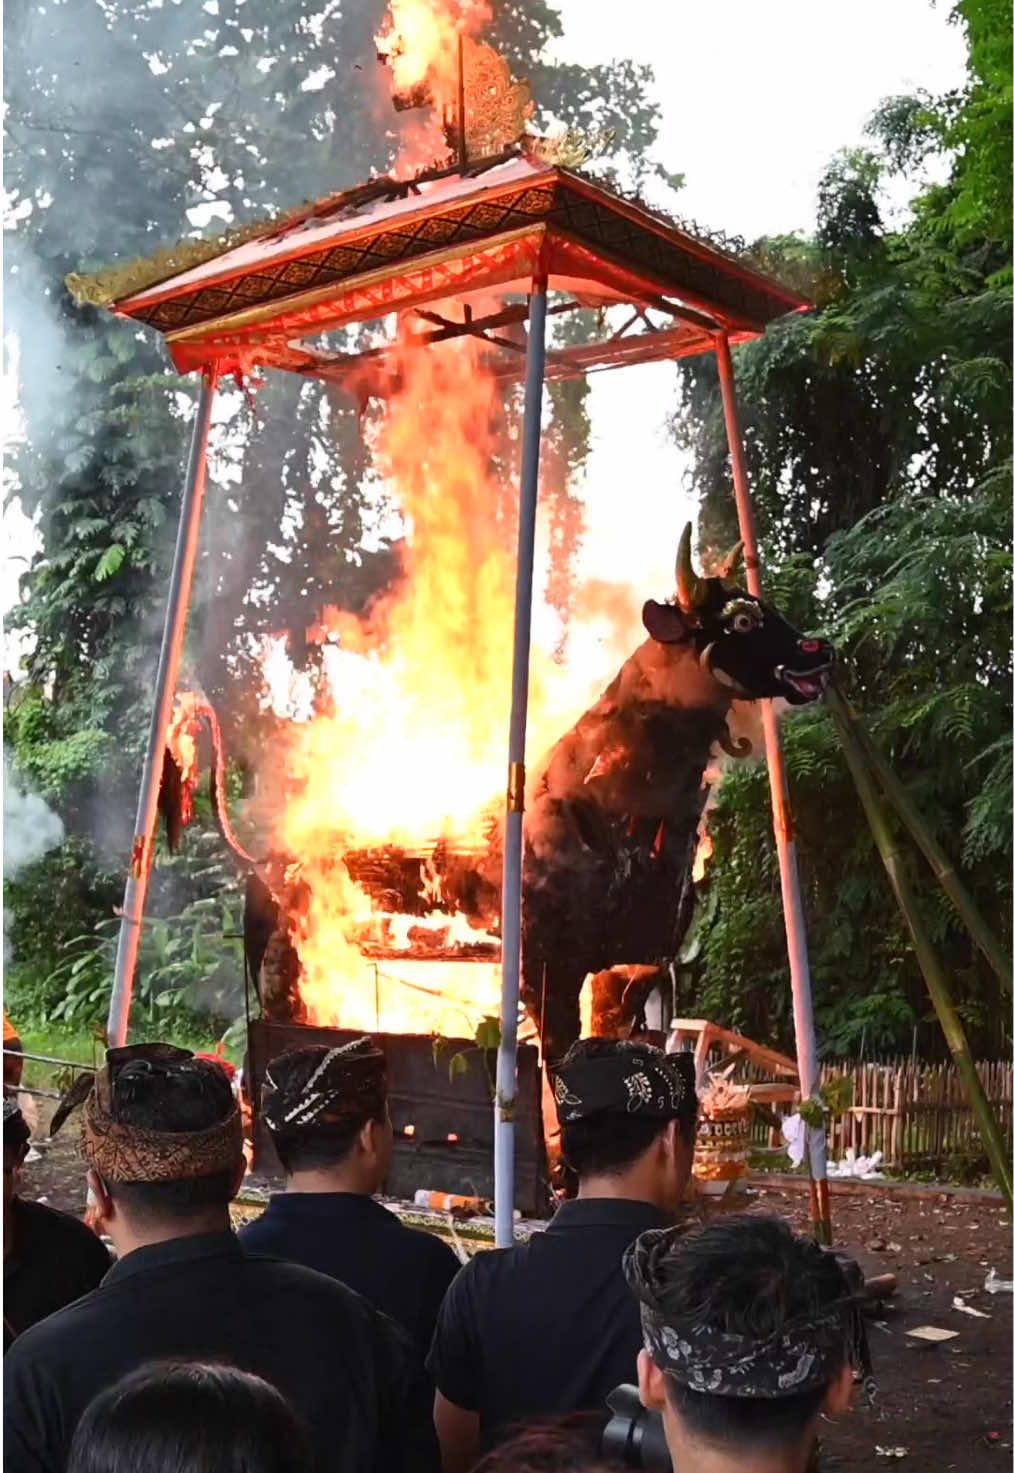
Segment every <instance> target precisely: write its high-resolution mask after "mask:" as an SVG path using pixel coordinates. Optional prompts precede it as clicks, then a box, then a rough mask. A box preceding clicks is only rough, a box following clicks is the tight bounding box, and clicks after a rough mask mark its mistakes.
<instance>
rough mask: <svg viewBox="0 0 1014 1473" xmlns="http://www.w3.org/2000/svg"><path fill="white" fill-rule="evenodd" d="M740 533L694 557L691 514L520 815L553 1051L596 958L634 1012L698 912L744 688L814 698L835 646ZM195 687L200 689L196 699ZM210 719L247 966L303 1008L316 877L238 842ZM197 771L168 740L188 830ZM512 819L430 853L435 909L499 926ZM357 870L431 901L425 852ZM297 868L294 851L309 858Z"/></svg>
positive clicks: (564, 1036)
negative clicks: (714, 783)
mask: <svg viewBox="0 0 1014 1473" xmlns="http://www.w3.org/2000/svg"><path fill="white" fill-rule="evenodd" d="M739 553H740V548H739V547H737V548H736V549H734V550H733V553H731V554H730V556H729V558H727V559H726V561H725V563H724V564H723V565H722V567H721V569H720V570H719V572H718V574H717V575H716V576H711V577H704V576H702V575H700V574H699V573H698V572H697V571H696V570H695V569H694V566H693V562H692V559H691V552H690V527H689V525H688V526H687V527H686V529H685V531H684V533H683V536H682V538H681V540H680V545H679V551H678V555H677V560H676V597H675V599H674V600H673V601H672V602H669V603H656V602H655V601H654V600H649V601H648V602H647V603H646V604H645V606H644V610H643V620H644V626H645V629H646V630H647V633H648V635H649V638H648V639H646V640H645V641H644V643H643V644H641V645H640V646H639V647H638V649H636V650H635V651H634V653H633V654H632V655H631V656H630V658H629V659H628V660H627V661H626V662H625V664H624V665H623V666H622V668H621V669H620V671H619V672H618V674H617V675H616V677H615V679H614V680H613V681H612V683H611V684H610V685H609V686H608V687H607V688H606V690H605V691H604V692H603V693H602V695H601V696H600V697H599V699H598V701H596V703H595V704H594V705H593V706H592V707H590V709H589V710H587V711H586V712H585V713H584V715H583V716H581V717H580V719H579V720H578V721H577V722H576V723H575V725H574V726H573V727H572V728H571V729H570V731H568V732H567V733H566V734H565V735H564V736H563V737H561V738H560V740H559V741H558V742H557V743H556V745H555V746H554V747H553V748H552V750H551V751H550V752H549V754H548V755H547V756H546V758H545V759H544V761H543V762H542V763H541V764H540V765H539V767H537V768H536V769H535V770H534V772H533V773H532V774H531V777H530V783H529V792H528V800H527V805H526V813H525V853H524V918H523V958H522V986H521V996H522V1000H523V1002H524V1004H525V1007H526V1008H527V1010H528V1012H529V1013H530V1015H531V1016H532V1018H533V1019H534V1021H535V1024H536V1026H537V1028H538V1032H539V1036H540V1039H541V1042H542V1047H543V1051H544V1055H545V1057H546V1058H547V1059H548V1060H550V1061H553V1060H554V1059H558V1058H560V1057H561V1056H562V1054H563V1053H564V1052H565V1051H566V1049H567V1048H568V1046H569V1045H570V1044H571V1043H572V1042H573V1040H574V1039H575V1038H577V1036H578V1034H579V1032H580V1021H579V998H580V993H581V988H582V986H583V984H584V980H585V978H586V977H587V975H588V974H589V973H593V974H595V973H605V972H606V971H607V970H608V969H613V968H623V969H624V971H623V972H620V973H618V974H614V975H617V976H618V977H619V979H620V984H621V986H622V985H623V983H624V981H626V983H627V987H626V993H627V995H626V996H624V997H623V998H622V999H619V998H618V999H617V1006H616V1009H615V1011H616V1012H617V1013H618V1014H619V1013H626V1014H627V1016H628V1017H629V1016H630V1015H631V1014H632V1013H633V1012H635V1011H636V1010H637V1007H638V1004H639V1000H640V999H639V996H638V993H639V989H646V988H647V987H650V986H651V985H652V982H653V980H654V978H655V976H656V975H657V973H656V971H655V970H654V967H653V966H652V964H664V963H667V962H669V961H670V960H672V959H673V958H674V957H675V956H676V954H677V953H678V951H679V947H680V945H681V943H682V940H683V937H684V935H685V934H686V931H687V928H688V926H689V924H690V919H691V915H692V909H693V885H692V883H691V870H692V865H693V856H694V850H695V845H696V839H697V830H698V824H699V822H700V817H701V812H702V809H703V806H704V803H705V800H706V797H707V791H706V787H705V786H704V785H703V783H702V778H703V774H704V772H705V769H706V767H707V764H708V758H709V754H710V753H711V751H712V749H713V748H714V747H715V746H716V745H717V746H718V747H720V748H722V749H724V750H725V751H726V752H729V753H730V754H731V755H734V756H743V755H745V753H746V751H748V750H749V744H748V743H740V744H736V743H733V741H732V739H731V737H730V734H729V729H728V725H727V718H728V714H729V708H730V706H731V704H732V702H733V701H734V700H741V701H754V700H759V699H762V698H765V697H767V698H775V697H782V698H784V699H785V700H786V701H788V702H789V703H790V704H792V705H802V704H805V703H806V702H809V701H813V700H816V699H818V698H819V697H820V696H821V695H822V694H823V691H824V689H825V687H826V684H827V680H828V677H829V675H830V671H831V667H832V664H833V660H834V652H833V650H832V648H831V646H830V645H828V644H827V643H825V642H824V641H823V640H820V639H814V638H811V637H808V636H805V635H801V634H799V633H798V631H797V630H795V629H793V628H792V626H791V625H790V624H789V623H788V622H787V621H786V620H785V619H784V618H783V617H782V616H781V614H779V613H778V611H777V610H776V609H775V608H773V607H772V606H771V605H770V604H769V603H766V602H764V601H763V600H760V599H757V598H754V597H753V596H752V595H750V594H748V593H746V592H744V591H743V590H742V589H741V588H739V587H737V586H736V585H735V584H734V583H732V581H731V574H732V572H733V568H734V566H735V563H736V560H737V558H738V555H739ZM191 699H193V698H191ZM186 719H189V720H190V722H191V724H192V723H193V722H195V721H196V720H198V719H203V720H205V721H207V722H208V724H209V725H210V727H211V732H212V742H213V749H214V754H215V755H214V761H213V772H212V801H213V807H214V811H215V814H216V818H217V820H218V823H219V827H220V830H221V832H222V835H223V838H224V839H225V841H226V843H227V844H228V846H229V848H230V850H231V851H232V853H233V854H234V856H235V857H236V859H237V861H238V863H239V865H240V866H241V868H242V870H243V871H244V872H245V874H246V876H247V908H246V925H245V932H246V943H247V958H248V966H249V968H250V973H251V978H252V981H253V982H254V984H255V985H256V987H257V989H258V992H259V994H260V998H261V1004H262V1007H263V1009H264V1010H265V1012H266V1013H267V1014H268V1015H270V1016H273V1017H276V1018H281V1019H288V1020H291V1021H300V1020H302V1019H303V1018H304V1017H305V1013H304V1012H303V1010H302V1004H301V1002H300V998H299V974H300V965H299V958H298V954H297V952H296V949H295V946H294V944H293V937H294V935H296V934H297V933H298V925H297V924H296V922H297V918H298V915H299V913H300V911H301V910H302V909H303V908H304V907H305V906H306V905H307V904H308V903H309V900H310V896H309V893H308V892H307V890H306V887H305V885H303V884H301V882H300V881H299V880H298V879H297V880H296V881H295V882H290V881H288V880H287V879H286V873H287V872H288V873H289V874H290V875H291V873H292V872H293V870H292V856H275V857H274V858H273V859H272V858H269V859H267V860H264V861H258V860H256V859H254V858H253V856H251V855H250V854H248V853H247V852H246V851H245V850H244V849H243V848H242V847H241V846H240V844H239V843H238V841H237V840H236V837H235V835H234V833H233V832H232V829H231V825H230V823H229V819H228V814H227V811H226V806H225V796H224V795H225V789H224V781H223V774H224V758H223V754H222V749H221V739H220V737H219V735H218V725H217V721H216V720H215V716H214V712H213V711H212V710H211V708H210V707H209V706H208V705H207V704H206V703H204V702H201V701H199V700H194V702H193V705H192V706H191V708H190V710H189V713H188V716H187V718H186ZM192 777H193V774H192V773H190V774H185V773H181V770H180V766H179V764H178V763H177V761H176V760H175V759H174V757H173V756H172V754H171V753H170V752H168V751H167V753H166V760H165V767H164V775H163V785H162V795H161V807H162V810H163V814H164V816H165V817H166V820H167V824H168V827H169V830H170V840H171V841H172V840H173V839H174V838H175V836H176V835H178V831H179V825H180V813H181V807H185V806H186V805H187V789H188V783H189V782H191V781H192ZM501 846H502V827H501V825H500V824H499V823H498V822H497V821H496V819H495V818H491V825H490V840H489V844H488V847H487V849H486V852H485V853H484V854H480V855H470V856H462V855H460V854H454V853H452V852H451V851H450V850H447V851H444V850H442V849H440V848H438V849H437V851H436V852H435V853H434V854H433V855H431V856H429V858H428V861H427V862H428V864H429V866H430V869H431V872H432V867H433V866H434V865H435V866H436V868H437V870H438V872H439V877H440V894H441V900H440V906H441V907H442V908H444V909H446V910H448V911H458V912H460V913H462V914H464V915H465V916H466V917H467V919H468V920H469V922H470V924H472V925H474V926H475V927H476V929H485V930H490V929H492V930H496V929H497V928H498V922H499V914H500V875H501V863H502V847H501ZM339 862H341V863H344V864H345V865H346V867H347V869H348V871H349V874H350V876H351V878H352V879H353V880H354V881H356V883H358V884H360V885H362V887H363V888H364V889H366V890H367V891H369V892H370V893H371V894H373V895H377V894H378V893H379V892H384V893H385V894H386V895H387V896H388V897H390V895H391V894H392V893H393V894H394V895H395V896H396V897H397V901H398V904H397V908H398V909H401V910H403V911H404V910H408V911H409V912H411V911H412V910H413V909H417V910H418V913H420V914H422V913H423V909H424V908H425V909H429V908H431V906H432V899H431V897H428V898H427V899H426V900H425V905H424V903H423V899H422V885H423V880H422V874H421V865H420V863H419V861H418V860H416V859H413V857H412V856H408V855H404V854H392V853H390V852H387V851H385V852H382V853H376V852H374V853H369V854H354V853H346V854H343V855H342V856H341V859H340V861H339ZM297 869H298V866H297Z"/></svg>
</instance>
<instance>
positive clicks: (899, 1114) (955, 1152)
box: [753, 1059, 1014, 1170]
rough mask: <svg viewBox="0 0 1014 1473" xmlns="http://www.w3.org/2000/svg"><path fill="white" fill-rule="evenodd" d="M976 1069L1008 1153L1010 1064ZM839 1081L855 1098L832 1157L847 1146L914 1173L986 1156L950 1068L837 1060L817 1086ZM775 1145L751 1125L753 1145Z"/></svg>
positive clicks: (838, 1125) (833, 1141)
mask: <svg viewBox="0 0 1014 1473" xmlns="http://www.w3.org/2000/svg"><path fill="white" fill-rule="evenodd" d="M976 1068H977V1070H978V1073H979V1078H980V1079H981V1080H982V1085H983V1089H984V1090H985V1093H986V1096H987V1098H988V1099H989V1100H990V1101H991V1103H992V1105H993V1108H994V1110H995V1111H996V1114H997V1119H998V1123H999V1126H1000V1130H1001V1131H1002V1133H1003V1136H1004V1139H1005V1141H1006V1143H1007V1145H1008V1149H1009V1148H1010V1144H1011V1139H1012V1134H1014V1064H1012V1063H1011V1061H1010V1060H1009V1059H998V1060H993V1061H990V1062H986V1063H980V1064H977V1065H976ZM843 1075H844V1076H845V1077H846V1078H847V1079H850V1080H851V1081H852V1091H853V1098H852V1105H851V1108H850V1109H849V1110H848V1111H847V1112H846V1113H845V1114H844V1115H842V1116H841V1117H840V1118H839V1119H837V1120H834V1121H833V1122H832V1124H831V1127H830V1130H829V1133H828V1151H829V1154H830V1155H831V1157H832V1159H834V1160H838V1159H840V1158H841V1157H843V1156H844V1155H845V1152H846V1151H847V1149H848V1148H849V1147H850V1146H851V1147H852V1148H853V1150H854V1151H855V1153H856V1155H857V1156H870V1155H872V1154H873V1152H874V1151H882V1152H883V1155H884V1164H885V1165H887V1166H892V1167H894V1168H896V1169H902V1170H917V1169H919V1168H920V1167H935V1166H939V1165H940V1163H941V1162H944V1161H946V1160H948V1158H957V1157H963V1158H969V1159H974V1158H978V1157H982V1156H984V1154H985V1151H984V1147H983V1145H982V1141H981V1139H980V1135H979V1128H978V1124H977V1122H976V1119H975V1115H974V1112H973V1110H972V1107H971V1105H970V1104H969V1102H968V1096H967V1093H966V1091H965V1087H964V1084H963V1083H962V1081H961V1078H960V1076H959V1074H958V1071H957V1070H956V1069H955V1067H954V1065H953V1064H950V1063H947V1064H926V1063H920V1062H919V1061H918V1060H911V1059H889V1060H884V1061H880V1062H866V1063H850V1062H847V1061H843V1062H841V1063H829V1064H825V1065H824V1067H823V1069H822V1071H821V1082H822V1083H823V1082H825V1081H826V1080H828V1079H831V1078H833V1077H841V1076H843ZM777 1139H778V1138H776V1137H775V1134H774V1132H772V1131H769V1129H768V1127H767V1126H766V1125H764V1124H763V1122H761V1121H760V1120H755V1122H754V1126H753V1144H754V1145H756V1146H771V1145H775V1144H777Z"/></svg>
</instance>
